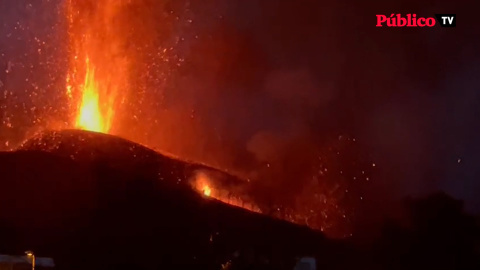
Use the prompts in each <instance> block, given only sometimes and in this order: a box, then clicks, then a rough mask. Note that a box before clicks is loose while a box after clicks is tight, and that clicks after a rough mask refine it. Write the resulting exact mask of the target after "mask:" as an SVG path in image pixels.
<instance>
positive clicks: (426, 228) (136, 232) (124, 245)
mask: <svg viewBox="0 0 480 270" xmlns="http://www.w3.org/2000/svg"><path fill="white" fill-rule="evenodd" d="M198 170H202V171H210V172H214V173H216V175H217V181H219V182H222V183H221V185H222V186H223V187H226V186H229V187H230V188H233V189H234V188H235V187H237V186H239V185H242V183H241V181H240V180H239V179H237V178H235V177H233V176H231V175H228V174H225V173H222V172H219V171H216V170H215V169H212V168H208V167H206V166H203V165H199V164H194V163H190V162H186V161H181V160H177V159H174V158H170V157H166V156H163V155H160V154H158V153H156V152H154V151H152V150H149V149H147V148H144V147H142V146H140V145H137V144H134V143H131V142H128V141H126V140H123V139H119V138H115V137H112V136H107V135H102V134H95V133H88V132H80V131H62V132H50V133H45V134H42V135H40V136H38V137H36V138H34V139H32V140H30V141H28V142H26V143H25V144H24V145H23V147H22V148H21V149H19V150H18V151H16V152H0V254H2V253H3V254H23V252H24V251H25V250H27V249H30V250H34V251H35V253H36V254H37V255H38V256H46V257H53V258H54V259H55V261H56V264H57V269H82V270H83V269H89V270H92V269H99V270H100V269H101V270H106V269H222V267H223V266H226V265H227V264H230V268H228V269H293V267H294V265H295V262H296V261H297V259H298V258H299V257H303V256H314V257H316V258H317V269H409V270H410V269H479V268H478V267H480V256H479V255H480V245H479V241H478V239H479V229H478V228H479V227H478V222H476V220H475V219H474V218H473V217H471V216H469V215H466V214H465V213H464V212H463V209H462V203H461V202H459V201H456V200H454V199H452V198H450V197H448V196H447V195H444V194H436V195H432V196H430V197H428V198H425V199H419V200H409V201H407V202H406V203H405V209H406V213H407V214H406V216H408V218H406V219H405V220H404V222H402V223H400V222H397V221H391V222H387V223H386V224H385V225H384V226H383V227H384V230H383V231H382V232H380V233H379V236H377V238H375V239H373V240H372V239H371V241H368V242H369V245H366V244H365V245H362V244H360V245H358V243H356V242H353V241H352V239H349V240H330V239H327V238H325V237H324V236H323V235H322V234H321V233H319V232H316V231H313V230H310V229H309V228H306V227H302V226H297V225H294V224H291V223H288V222H284V221H281V220H277V219H273V218H270V217H268V216H265V215H261V214H257V213H253V212H249V211H247V210H244V209H241V208H237V207H234V206H230V205H226V204H224V203H222V202H219V201H216V200H214V199H210V198H206V197H204V196H202V195H201V194H200V193H199V192H197V191H195V190H194V189H192V188H191V186H190V185H189V184H188V183H189V181H190V179H191V178H192V177H194V175H195V173H196V172H197V171H198ZM360 235H361V233H360ZM353 240H354V239H353ZM222 265H223V266H222ZM187 267H188V268H187ZM224 269H227V268H224Z"/></svg>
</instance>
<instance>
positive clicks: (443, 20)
mask: <svg viewBox="0 0 480 270" xmlns="http://www.w3.org/2000/svg"><path fill="white" fill-rule="evenodd" d="M376 16H377V27H384V26H386V27H434V26H435V25H437V24H438V25H440V26H441V27H456V26H457V15H456V14H435V17H417V14H406V15H405V16H402V14H391V15H390V16H387V15H376Z"/></svg>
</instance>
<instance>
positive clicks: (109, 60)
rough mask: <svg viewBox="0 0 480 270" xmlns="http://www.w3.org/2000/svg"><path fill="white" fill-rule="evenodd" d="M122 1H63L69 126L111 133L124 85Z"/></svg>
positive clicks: (125, 56) (127, 60)
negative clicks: (66, 20) (64, 8)
mask: <svg viewBox="0 0 480 270" xmlns="http://www.w3.org/2000/svg"><path fill="white" fill-rule="evenodd" d="M127 4H128V2H127V1H118V0H103V1H83V0H68V1H67V2H66V13H67V19H68V34H69V54H70V59H69V73H68V77H67V96H68V98H69V99H70V112H71V122H72V126H73V127H74V128H77V129H83V130H89V131H95V132H102V133H112V128H113V127H114V125H113V124H114V117H115V115H116V114H115V112H116V111H117V110H118V109H119V107H120V106H121V104H122V102H123V101H122V100H124V99H125V98H126V96H127V94H128V90H129V87H128V85H129V84H128V81H129V80H128V79H129V75H130V74H129V72H128V71H129V63H130V62H131V61H130V56H129V54H128V50H126V49H125V48H126V45H127V43H128V32H126V30H124V29H125V28H124V27H123V25H122V23H123V22H122V20H121V15H122V12H123V11H124V10H125V9H126V8H127ZM119 18H120V19H119Z"/></svg>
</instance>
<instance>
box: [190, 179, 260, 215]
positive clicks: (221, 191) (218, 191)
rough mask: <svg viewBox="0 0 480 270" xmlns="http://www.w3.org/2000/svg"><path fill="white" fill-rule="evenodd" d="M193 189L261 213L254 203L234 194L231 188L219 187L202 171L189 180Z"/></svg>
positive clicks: (216, 182) (206, 195)
mask: <svg viewBox="0 0 480 270" xmlns="http://www.w3.org/2000/svg"><path fill="white" fill-rule="evenodd" d="M190 183H191V185H192V187H193V189H194V190H196V191H197V192H199V193H200V194H202V195H203V196H205V197H207V198H211V199H215V200H219V201H221V202H224V203H227V204H230V205H233V206H237V207H241V208H244V209H247V210H249V211H252V212H257V213H261V211H260V208H259V207H258V206H257V205H255V204H254V203H251V202H248V200H247V199H245V198H241V196H240V194H234V193H233V192H232V191H231V190H227V189H225V188H221V185H220V184H219V183H218V181H214V179H212V178H211V177H210V176H209V175H207V174H206V173H203V172H197V174H196V175H195V177H194V179H192V180H191V182H190Z"/></svg>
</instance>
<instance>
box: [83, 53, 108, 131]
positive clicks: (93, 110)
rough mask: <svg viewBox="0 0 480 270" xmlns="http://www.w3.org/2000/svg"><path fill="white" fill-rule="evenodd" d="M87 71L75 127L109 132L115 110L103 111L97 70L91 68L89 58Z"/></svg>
mask: <svg viewBox="0 0 480 270" xmlns="http://www.w3.org/2000/svg"><path fill="white" fill-rule="evenodd" d="M86 73H87V74H86V75H85V84H84V86H83V94H82V100H81V105H80V110H79V112H78V116H77V119H76V121H75V127H76V128H79V129H84V130H90V131H95V132H102V133H108V132H109V131H110V126H111V121H112V118H113V112H112V111H111V110H109V111H108V112H107V114H106V115H104V114H102V112H101V109H100V100H99V92H98V86H97V82H96V81H95V70H94V69H93V68H92V69H91V68H90V65H89V59H88V58H87V71H86Z"/></svg>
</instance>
